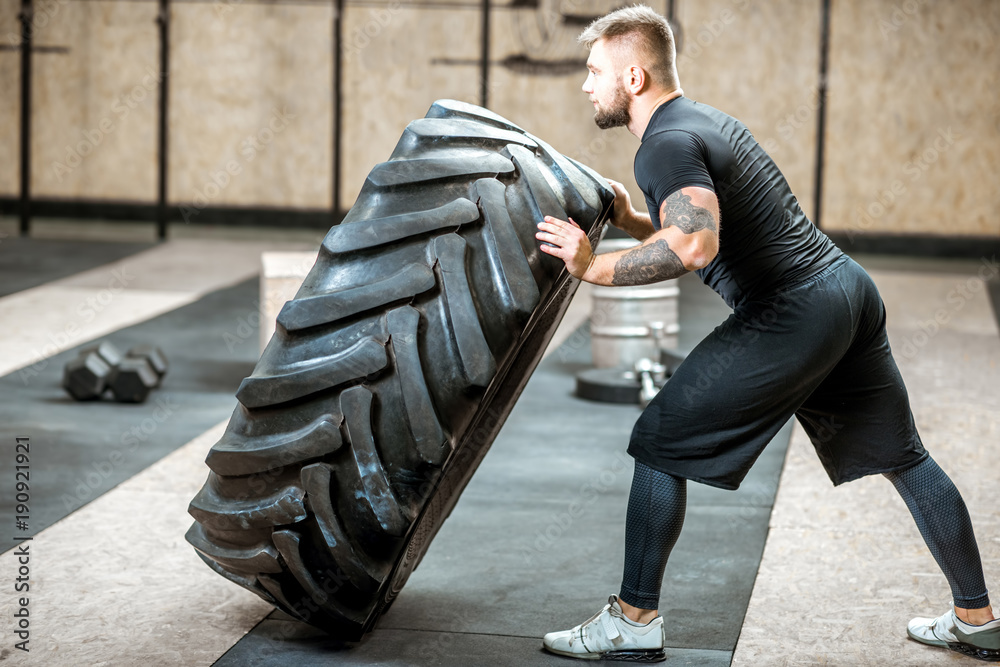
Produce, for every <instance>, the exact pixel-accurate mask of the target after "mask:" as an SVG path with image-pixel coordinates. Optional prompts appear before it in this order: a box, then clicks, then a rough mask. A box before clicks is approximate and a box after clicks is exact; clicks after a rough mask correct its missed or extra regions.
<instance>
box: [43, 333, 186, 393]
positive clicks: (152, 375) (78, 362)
mask: <svg viewBox="0 0 1000 667" xmlns="http://www.w3.org/2000/svg"><path fill="white" fill-rule="evenodd" d="M166 372H167V358H166V356H165V355H164V354H163V351H162V350H160V349H159V348H158V347H153V346H151V345H139V346H137V347H133V348H132V349H130V350H129V351H128V353H126V354H125V355H124V356H123V355H122V353H121V352H120V351H118V348H116V347H115V346H114V345H112V344H111V343H108V342H107V341H105V342H103V343H101V344H100V345H97V346H93V347H88V348H85V349H83V350H81V351H80V354H79V356H78V357H77V358H76V359H74V360H73V361H71V362H69V363H68V364H67V365H66V369H65V371H64V373H63V387H65V388H66V391H68V392H69V394H70V395H71V396H72V397H73V398H75V399H77V400H78V401H85V400H93V399H96V398H100V396H101V395H102V394H103V393H104V391H105V389H111V393H112V395H113V396H114V398H115V400H116V401H119V402H121V403H142V402H143V401H145V400H146V397H147V396H149V392H150V391H152V390H153V389H154V388H156V387H158V386H160V382H161V381H162V379H163V376H164V375H165V374H166Z"/></svg>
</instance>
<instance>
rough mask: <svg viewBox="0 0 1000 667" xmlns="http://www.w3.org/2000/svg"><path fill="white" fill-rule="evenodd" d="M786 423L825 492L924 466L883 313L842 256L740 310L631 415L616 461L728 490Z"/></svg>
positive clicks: (872, 290) (864, 278)
mask: <svg viewBox="0 0 1000 667" xmlns="http://www.w3.org/2000/svg"><path fill="white" fill-rule="evenodd" d="M792 415H795V416H796V417H797V418H798V420H799V423H801V424H802V427H803V428H804V429H805V431H806V433H807V434H808V435H809V439H810V440H811V441H812V443H813V446H814V447H815V448H816V453H817V454H818V455H819V458H820V461H822V463H823V467H824V468H826V472H827V474H828V475H829V476H830V480H831V481H832V482H833V483H834V484H842V483H844V482H849V481H851V480H853V479H857V478H859V477H863V476H865V475H871V474H875V473H883V472H889V471H891V470H898V469H901V468H906V467H908V466H911V465H914V464H916V463H918V462H919V461H921V460H922V459H923V458H924V457H925V456H927V452H926V451H925V450H924V447H923V444H922V443H921V442H920V436H919V435H918V434H917V429H916V426H915V425H914V423H913V413H912V412H911V411H910V403H909V399H908V397H907V395H906V387H904V386H903V379H902V378H901V377H900V375H899V370H898V369H897V368H896V362H895V361H894V360H893V358H892V353H891V352H890V350H889V339H888V337H887V336H886V332H885V305H884V304H883V303H882V298H881V297H880V296H879V293H878V290H877V289H876V287H875V284H874V283H873V282H872V280H871V278H870V277H869V276H868V274H867V273H865V270H864V269H862V268H861V267H860V266H859V265H858V264H857V263H856V262H854V260H852V259H850V258H849V257H847V256H844V257H843V258H841V259H838V260H837V261H836V262H834V263H833V264H832V265H831V266H829V267H827V268H826V269H824V270H823V271H821V272H820V273H818V274H817V275H815V276H813V277H811V278H809V279H807V280H805V281H804V282H801V283H798V284H796V285H793V286H791V287H789V288H787V289H786V290H784V291H782V292H780V293H777V294H775V295H773V296H771V297H769V298H766V299H762V300H758V301H753V302H748V303H744V304H742V305H740V306H739V307H738V308H737V309H736V310H735V311H734V312H733V314H732V315H730V317H729V319H727V320H726V321H725V322H723V323H722V324H720V325H719V326H718V327H716V329H715V330H714V331H713V332H712V333H711V334H709V335H708V336H707V337H706V338H705V340H703V341H702V342H701V343H699V344H698V346H697V347H696V348H695V349H694V350H692V351H691V353H690V354H689V355H688V357H687V359H685V360H684V363H682V364H681V365H680V367H679V368H678V369H677V372H676V373H675V374H674V375H673V376H672V377H671V378H670V380H669V381H668V382H667V383H666V385H665V386H664V387H663V389H662V390H660V392H659V394H657V396H656V397H655V398H654V399H653V401H652V402H651V403H650V404H649V406H648V407H647V408H646V410H645V411H644V412H643V413H642V415H641V416H640V417H639V420H638V422H636V425H635V428H634V429H633V431H632V438H631V441H630V442H629V447H628V451H629V454H631V455H632V456H633V457H635V458H636V459H637V460H638V461H641V462H642V463H645V464H646V465H648V466H649V467H651V468H654V469H656V470H660V471H662V472H666V473H669V474H671V475H675V476H677V477H684V478H687V479H691V480H695V481H698V482H703V483H705V484H710V485H712V486H718V487H721V488H724V489H736V488H738V487H739V485H740V483H741V482H742V481H743V478H744V477H745V476H746V474H747V472H748V471H749V470H750V466H752V465H753V463H754V461H756V460H757V457H758V456H759V455H760V453H761V451H762V450H763V449H764V447H765V445H767V443H768V442H770V440H771V438H772V437H774V435H775V434H776V433H777V432H778V430H779V429H780V428H781V427H782V426H783V425H784V424H785V422H787V421H788V420H789V418H791V416H792Z"/></svg>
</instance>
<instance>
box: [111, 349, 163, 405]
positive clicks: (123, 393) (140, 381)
mask: <svg viewBox="0 0 1000 667" xmlns="http://www.w3.org/2000/svg"><path fill="white" fill-rule="evenodd" d="M159 381H160V377H159V376H158V375H157V374H156V371H155V370H153V367H152V366H151V365H150V363H149V361H148V360H147V359H143V358H141V357H125V358H124V359H122V360H121V362H120V363H119V364H118V365H117V366H115V367H114V368H113V369H111V375H110V377H109V378H108V387H109V388H110V389H111V394H112V395H113V396H114V397H115V400H116V401H118V402H119V403H142V402H143V401H145V400H146V397H147V396H149V392H151V391H153V389H154V388H155V387H156V385H157V384H158V383H159Z"/></svg>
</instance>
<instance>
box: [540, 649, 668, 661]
mask: <svg viewBox="0 0 1000 667" xmlns="http://www.w3.org/2000/svg"><path fill="white" fill-rule="evenodd" d="M544 648H545V650H546V651H549V652H550V653H555V654H557V655H562V656H566V657H567V658H577V659H578V660H615V661H617V662H663V661H664V660H666V659H667V653H666V651H664V650H663V649H662V648H651V649H630V650H622V651H606V652H604V653H570V652H569V651H558V650H556V649H552V648H549V647H547V646H546V647H544Z"/></svg>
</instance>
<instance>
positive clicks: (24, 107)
mask: <svg viewBox="0 0 1000 667" xmlns="http://www.w3.org/2000/svg"><path fill="white" fill-rule="evenodd" d="M33 12H34V10H33V8H32V6H31V0H21V13H20V15H19V18H20V19H21V236H27V235H28V233H29V232H30V231H31V32H32V27H31V21H32V19H33V18H34V14H33Z"/></svg>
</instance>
